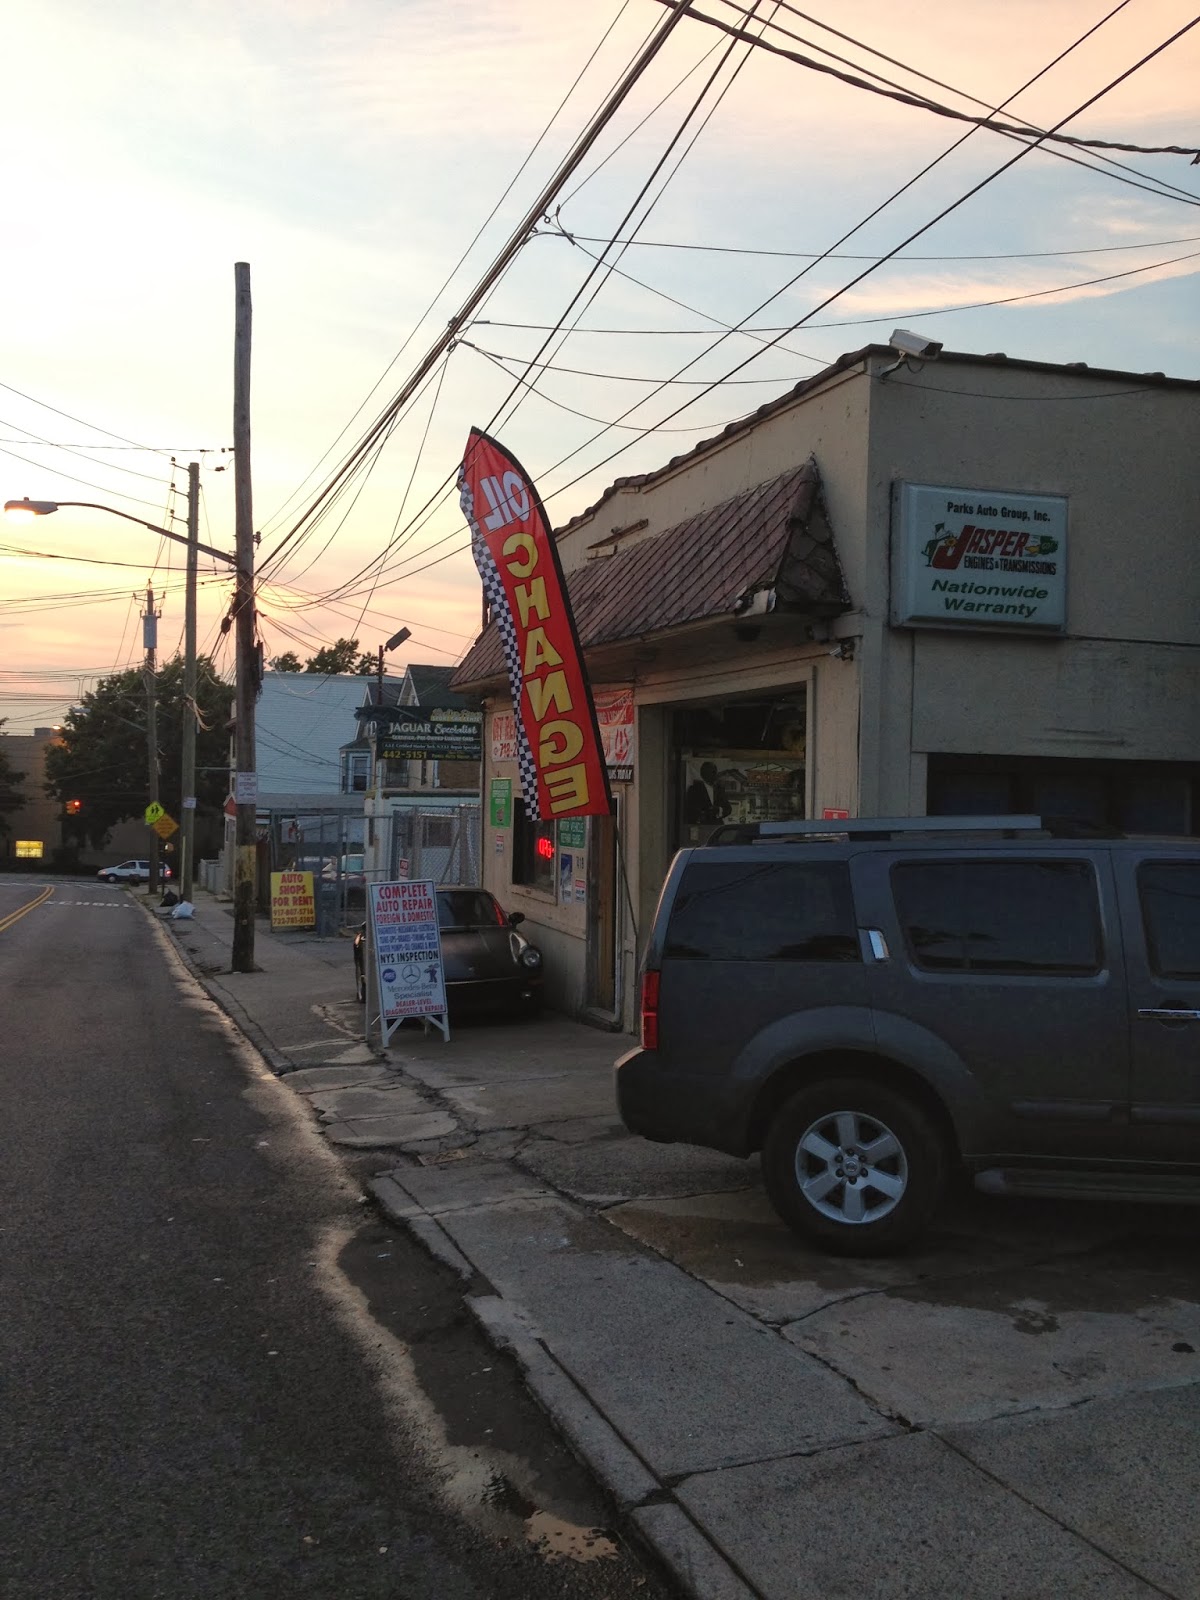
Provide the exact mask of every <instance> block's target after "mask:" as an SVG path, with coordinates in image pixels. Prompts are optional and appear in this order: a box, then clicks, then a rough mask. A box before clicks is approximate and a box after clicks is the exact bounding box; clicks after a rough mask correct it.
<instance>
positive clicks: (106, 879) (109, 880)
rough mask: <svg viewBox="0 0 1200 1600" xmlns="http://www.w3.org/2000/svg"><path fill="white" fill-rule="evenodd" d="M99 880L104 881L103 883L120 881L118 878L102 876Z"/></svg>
mask: <svg viewBox="0 0 1200 1600" xmlns="http://www.w3.org/2000/svg"><path fill="white" fill-rule="evenodd" d="M101 881H102V882H104V883H107V884H114V883H120V881H121V880H120V878H104V879H102V880H101Z"/></svg>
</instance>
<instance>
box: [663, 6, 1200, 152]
mask: <svg viewBox="0 0 1200 1600" xmlns="http://www.w3.org/2000/svg"><path fill="white" fill-rule="evenodd" d="M658 3H659V4H660V5H664V6H668V7H673V6H674V5H675V4H676V0H658ZM689 15H690V16H692V17H694V18H695V19H696V21H697V22H705V23H707V24H708V25H709V26H710V27H713V28H719V29H720V30H721V32H722V33H727V34H729V35H730V37H731V38H734V39H745V40H746V41H747V43H749V44H753V45H756V46H757V47H758V48H759V49H760V50H767V51H769V52H770V53H771V54H772V55H776V56H783V57H784V58H785V60H788V61H794V62H795V63H796V65H797V66H800V67H808V68H809V69H810V71H813V72H822V73H825V74H826V75H827V76H828V77H831V78H838V79H840V80H841V82H842V83H847V84H849V85H850V86H851V88H854V89H865V90H866V91H867V92H868V94H877V95H882V96H883V97H884V98H885V99H887V100H897V101H899V102H900V104H901V105H908V106H915V107H916V108H917V110H919V111H930V112H932V113H933V114H934V115H935V116H939V117H949V118H951V119H952V120H953V121H955V122H970V123H973V124H974V125H975V127H977V128H986V129H989V130H990V131H991V132H993V133H1005V134H1012V135H1015V136H1016V137H1017V138H1019V139H1028V138H1031V137H1033V136H1035V135H1036V137H1037V140H1038V142H1039V143H1041V142H1042V141H1044V140H1047V139H1049V140H1053V141H1055V142H1056V143H1058V144H1067V145H1071V146H1073V147H1075V148H1076V149H1085V150H1125V151H1129V152H1131V153H1132V154H1134V155H1143V156H1191V157H1192V158H1193V165H1195V164H1196V163H1197V162H1200V146H1197V145H1179V144H1159V145H1145V144H1126V143H1123V142H1121V141H1120V140H1117V139H1084V138H1080V137H1078V136H1076V135H1074V134H1067V133H1056V132H1055V131H1054V129H1053V128H1051V129H1047V130H1046V131H1045V132H1041V131H1039V130H1038V129H1036V128H1034V127H1033V126H1032V125H1030V124H1021V123H1012V122H997V121H996V120H995V119H994V118H993V117H976V116H973V115H972V114H971V113H970V112H969V111H955V110H954V109H953V108H952V107H951V106H945V105H942V104H940V103H939V102H938V101H936V100H929V99H926V98H925V96H924V95H915V94H907V93H905V91H904V90H902V89H887V88H883V87H881V86H880V85H879V84H877V83H868V81H867V80H866V79H865V78H860V77H858V75H857V74H855V73H851V72H843V71H841V70H840V68H838V67H831V66H829V65H828V63H827V62H824V61H816V60H814V59H813V57H812V56H806V55H803V54H801V52H800V51H798V50H789V49H786V48H785V47H784V46H783V45H778V44H771V43H770V42H769V41H768V40H766V39H763V38H761V37H756V36H755V35H754V34H752V33H750V32H749V31H748V30H747V29H745V28H739V27H735V26H734V24H733V23H730V22H723V21H722V20H721V19H720V18H719V17H710V16H709V15H708V14H707V13H706V12H703V11H695V10H690V11H689ZM1198 21H1200V17H1198V18H1196V19H1194V20H1193V21H1192V22H1190V23H1188V24H1187V27H1188V28H1192V27H1195V25H1196V22H1198ZM1186 31H1187V28H1183V29H1181V30H1180V32H1186Z"/></svg>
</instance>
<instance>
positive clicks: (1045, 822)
mask: <svg viewBox="0 0 1200 1600" xmlns="http://www.w3.org/2000/svg"><path fill="white" fill-rule="evenodd" d="M931 833H933V834H938V833H991V834H1001V835H1002V836H1003V837H1004V838H1007V839H1012V838H1018V837H1020V836H1021V835H1025V834H1041V835H1042V836H1043V837H1045V836H1049V837H1051V838H1055V839H1112V838H1121V837H1122V835H1121V834H1119V833H1118V832H1116V831H1115V830H1112V829H1107V828H1102V827H1099V826H1098V825H1097V824H1096V823H1093V822H1087V821H1083V820H1081V819H1080V818H1076V817H1038V816H1025V815H1016V816H1005V815H1003V814H1001V815H998V816H987V817H848V818H847V817H842V818H832V819H826V820H823V821H819V822H818V821H813V820H806V821H803V822H723V823H721V825H720V826H719V827H717V828H716V829H714V831H713V833H712V834H711V836H710V837H709V839H708V843H709V844H710V845H722V844H754V843H755V842H756V841H759V840H762V841H769V840H786V839H798V840H804V839H810V840H816V839H839V838H845V837H847V836H849V837H850V838H854V839H897V838H901V839H902V838H908V837H912V836H914V835H918V834H931Z"/></svg>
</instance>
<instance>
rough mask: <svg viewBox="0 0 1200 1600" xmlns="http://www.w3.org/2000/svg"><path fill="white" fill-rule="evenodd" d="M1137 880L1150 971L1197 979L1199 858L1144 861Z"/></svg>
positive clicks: (1199, 969) (1199, 952) (1199, 956)
mask: <svg viewBox="0 0 1200 1600" xmlns="http://www.w3.org/2000/svg"><path fill="white" fill-rule="evenodd" d="M1137 882H1138V897H1139V899H1140V900H1141V902H1142V926H1143V927H1144V928H1145V930H1146V951H1147V954H1148V955H1149V958H1150V970H1151V971H1152V972H1155V973H1157V974H1158V976H1159V977H1160V978H1200V861H1143V863H1142V865H1141V866H1140V867H1139V868H1138V875H1137Z"/></svg>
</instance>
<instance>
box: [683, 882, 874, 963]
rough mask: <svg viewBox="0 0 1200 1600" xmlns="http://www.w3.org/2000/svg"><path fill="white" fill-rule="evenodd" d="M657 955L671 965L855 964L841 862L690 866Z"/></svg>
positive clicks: (850, 902) (850, 907) (850, 914)
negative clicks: (712, 963) (775, 962)
mask: <svg viewBox="0 0 1200 1600" xmlns="http://www.w3.org/2000/svg"><path fill="white" fill-rule="evenodd" d="M663 955H664V957H666V958H667V959H669V960H674V961H858V960H860V959H861V956H860V952H859V947H858V935H857V933H856V931H855V923H854V902H853V899H852V897H851V893H850V873H849V869H848V868H847V867H846V866H845V864H844V863H842V862H832V861H831V862H816V861H812V862H807V863H803V864H797V865H794V866H789V865H779V864H776V863H773V862H761V863H760V862H744V863H740V864H738V865H731V864H729V863H723V862H720V863H719V862H711V861H704V862H696V863H694V864H693V865H691V866H689V867H688V868H687V870H686V872H685V873H684V875H683V881H682V882H681V884H680V886H679V892H678V893H677V894H676V896H675V904H674V906H673V908H672V911H671V921H670V924H669V926H668V928H667V936H666V945H665V948H664V950H663Z"/></svg>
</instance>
